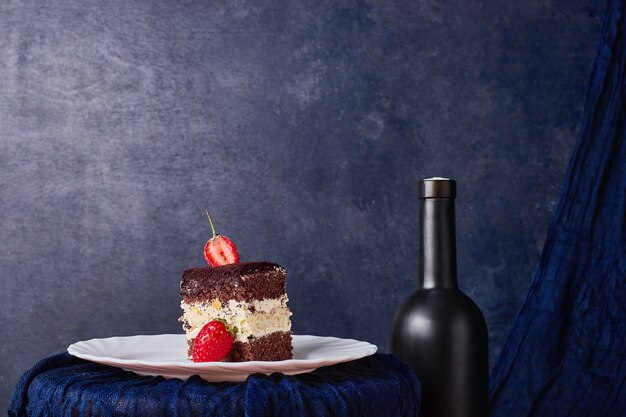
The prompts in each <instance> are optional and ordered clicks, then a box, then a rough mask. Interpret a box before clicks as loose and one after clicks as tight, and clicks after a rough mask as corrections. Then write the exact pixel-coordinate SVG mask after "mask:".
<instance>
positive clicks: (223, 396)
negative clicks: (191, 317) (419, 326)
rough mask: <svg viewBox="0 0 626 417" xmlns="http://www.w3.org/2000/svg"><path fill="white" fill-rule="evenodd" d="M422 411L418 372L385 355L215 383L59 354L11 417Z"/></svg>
mask: <svg viewBox="0 0 626 417" xmlns="http://www.w3.org/2000/svg"><path fill="white" fill-rule="evenodd" d="M419 404H420V383H419V381H418V379H417V376H416V375H415V372H413V370H412V369H411V368H410V367H409V366H408V365H406V364H405V363H403V362H401V361H400V360H399V359H398V358H397V357H395V356H393V355H387V354H375V355H372V356H369V357H366V358H363V359H359V360H357V361H352V362H347V363H343V364H337V365H334V366H328V367H324V368H320V369H317V370H316V371H314V372H311V373H308V374H301V375H295V376H286V375H282V374H273V375H270V376H267V375H262V374H254V375H251V376H250V377H249V378H248V379H247V380H246V381H245V382H240V383H235V382H221V383H209V382H206V381H204V380H202V379H200V378H199V377H198V376H193V377H191V378H189V379H188V380H186V381H182V380H180V379H164V378H162V377H146V376H139V375H137V374H134V373H132V372H127V371H124V370H122V369H119V368H115V367H110V366H105V365H100V364H97V363H93V362H89V361H85V360H82V359H78V358H76V357H73V356H71V355H69V354H68V353H61V354H59V355H56V356H52V357H49V358H46V359H44V360H42V361H40V362H39V363H37V364H36V365H35V366H34V367H33V368H32V369H30V370H29V371H27V372H26V373H25V374H24V375H23V376H22V378H21V379H20V381H19V382H18V384H17V386H16V387H15V390H14V392H13V397H12V399H11V403H10V405H9V416H11V417H12V416H77V415H80V416H91V415H97V416H118V415H124V416H130V415H133V416H144V415H145V416H224V417H229V416H238V417H239V416H268V417H269V416H272V417H274V416H377V417H379V416H417V415H418V409H419Z"/></svg>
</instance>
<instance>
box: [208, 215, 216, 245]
mask: <svg viewBox="0 0 626 417" xmlns="http://www.w3.org/2000/svg"><path fill="white" fill-rule="evenodd" d="M206 216H207V217H208V218H209V223H210V224H211V230H212V231H213V238H212V239H215V236H217V235H216V234H215V226H213V220H211V215H210V214H209V209H207V211H206Z"/></svg>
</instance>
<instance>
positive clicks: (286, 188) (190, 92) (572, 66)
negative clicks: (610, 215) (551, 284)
mask: <svg viewBox="0 0 626 417" xmlns="http://www.w3.org/2000/svg"><path fill="white" fill-rule="evenodd" d="M40 3H41V4H39V2H30V1H25V0H24V1H21V0H16V1H9V2H3V3H2V4H0V174H1V183H0V241H1V242H2V247H1V251H0V273H1V276H2V281H1V284H0V314H1V318H2V327H1V328H0V338H1V340H2V344H1V345H0V357H1V358H2V361H1V362H0V385H1V386H3V389H2V391H1V392H0V399H2V404H3V403H4V401H5V400H6V398H7V396H8V395H9V393H10V391H11V389H12V386H13V384H14V383H15V382H16V380H17V378H18V377H19V375H20V374H21V373H22V372H23V371H24V370H25V369H26V368H28V367H29V366H30V365H32V364H33V363H34V362H35V361H36V360H37V359H39V358H41V357H43V356H46V355H50V354H53V353H56V352H59V351H61V350H64V349H65V348H66V346H67V345H68V344H70V343H72V342H74V341H77V340H82V339H87V338H92V337H105V336H112V335H129V334H141V333H144V334H146V333H165V332H168V333H169V332H180V331H181V329H180V327H179V323H178V322H177V321H176V319H177V317H178V316H179V305H178V293H177V291H178V280H179V278H180V275H181V273H182V271H183V270H184V269H186V268H189V267H192V266H198V265H202V264H203V263H204V260H203V258H202V247H203V245H204V243H205V241H206V239H207V238H208V237H209V228H208V224H207V221H206V218H205V217H204V209H205V208H207V207H208V208H210V209H211V211H212V212H213V215H214V218H215V221H216V224H217V227H218V229H219V230H218V231H220V232H222V233H224V234H227V235H229V236H230V237H232V238H233V239H234V240H235V242H236V243H237V245H238V246H239V248H240V253H241V256H242V259H244V260H254V259H269V260H274V261H277V262H279V263H282V264H283V265H284V266H285V267H286V268H287V269H288V270H289V283H288V291H289V295H290V298H291V308H292V309H293V311H294V319H293V325H294V331H295V332H296V333H299V334H303V333H310V334H320V335H336V336H342V337H353V338H358V339H366V340H369V341H372V342H374V343H376V344H378V345H379V346H380V347H381V349H382V350H386V348H387V333H388V328H389V324H390V322H391V320H392V317H393V314H394V312H395V309H396V307H397V305H398V303H399V302H400V301H401V300H402V299H403V298H404V297H406V296H407V295H408V293H409V292H410V291H411V290H412V289H413V288H414V286H415V282H416V271H417V269H418V265H417V261H416V251H417V241H416V237H417V232H418V231H417V220H416V214H417V199H416V188H415V181H416V179H417V178H420V177H425V176H435V175H442V176H452V177H455V178H456V179H457V180H458V182H459V198H458V209H457V213H458V220H457V229H458V245H459V272H460V279H459V280H460V285H461V287H462V288H463V289H465V290H466V291H467V292H468V293H469V294H470V295H471V296H472V297H473V298H474V299H475V300H476V301H477V303H478V304H479V305H480V307H481V308H482V310H483V311H484V313H485V316H486V318H487V322H488V325H489V329H490V336H491V339H490V341H491V360H492V364H493V360H494V359H495V357H496V356H497V354H498V352H499V350H500V347H501V344H502V342H503V339H504V337H505V336H506V333H507V332H508V329H509V327H510V325H511V323H512V320H513V318H514V315H515V313H516V311H517V309H518V308H519V306H520V303H521V299H522V297H523V295H524V291H525V289H526V286H527V283H528V279H529V277H530V274H531V271H532V269H533V266H534V264H535V262H536V260H537V257H538V254H539V252H540V249H541V247H542V244H543V239H544V236H545V233H546V227H547V224H548V222H549V219H550V215H551V213H552V211H553V209H554V207H555V204H556V200H557V198H558V196H559V188H560V184H561V181H562V178H563V174H564V172H565V167H566V164H567V161H568V159H569V156H570V149H571V147H572V145H573V143H574V139H575V134H576V130H577V126H578V122H579V118H580V111H581V109H582V105H583V102H584V96H585V91H586V85H587V80H588V77H589V74H590V71H591V65H592V62H593V58H594V56H595V47H596V41H597V35H598V32H599V17H598V16H599V15H601V13H602V11H603V7H604V4H603V2H599V3H598V2H592V1H589V0H578V1H573V2H556V3H550V2H507V1H484V2H483V1H469V2H467V1H452V2H430V1H419V2H413V1H404V0H402V1H387V0H371V1H353V2H325V1H316V2H310V3H307V4H297V3H296V2H277V1H262V2H259V1H245V0H243V1H215V2H204V1H182V0H181V1H158V2H157V1H150V2H148V1H138V2H129V1H122V0H120V1H112V0H111V1H100V2H93V4H87V3H91V2H84V1H82V0H72V1H69V0H68V1H59V2H40ZM0 405H1V404H0Z"/></svg>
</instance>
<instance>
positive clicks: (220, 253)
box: [204, 210, 239, 266]
mask: <svg viewBox="0 0 626 417" xmlns="http://www.w3.org/2000/svg"><path fill="white" fill-rule="evenodd" d="M206 215H207V217H208V218H209V223H210V224H211V230H212V231H213V237H211V238H210V239H209V240H208V241H207V243H206V245H204V259H206V261H207V262H208V263H209V265H211V266H219V265H227V264H236V263H238V262H239V252H238V251H237V247H236V246H235V244H234V243H233V241H232V240H230V238H229V237H227V236H224V235H218V234H216V233H215V227H214V226H213V220H211V215H210V214H209V210H207V211H206Z"/></svg>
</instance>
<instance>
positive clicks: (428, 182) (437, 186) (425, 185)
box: [417, 177, 456, 198]
mask: <svg viewBox="0 0 626 417" xmlns="http://www.w3.org/2000/svg"><path fill="white" fill-rule="evenodd" d="M417 190H418V193H419V198H455V197H456V181H454V180H451V179H450V178H441V177H433V178H426V179H424V180H419V181H418V182H417Z"/></svg>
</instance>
